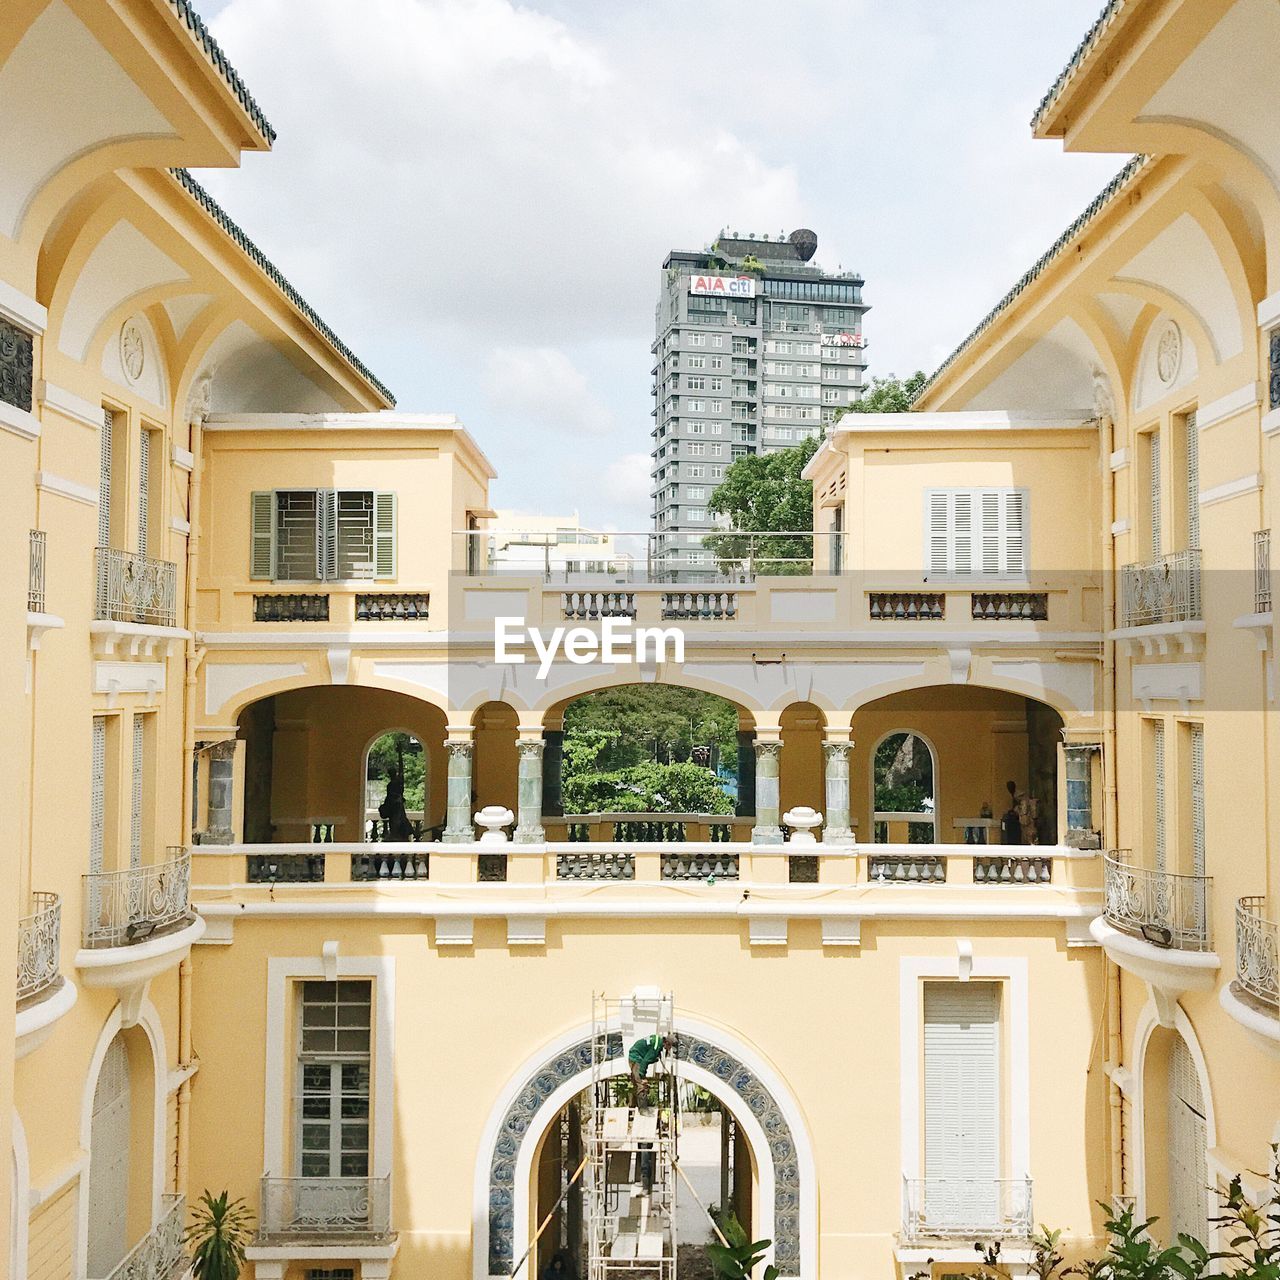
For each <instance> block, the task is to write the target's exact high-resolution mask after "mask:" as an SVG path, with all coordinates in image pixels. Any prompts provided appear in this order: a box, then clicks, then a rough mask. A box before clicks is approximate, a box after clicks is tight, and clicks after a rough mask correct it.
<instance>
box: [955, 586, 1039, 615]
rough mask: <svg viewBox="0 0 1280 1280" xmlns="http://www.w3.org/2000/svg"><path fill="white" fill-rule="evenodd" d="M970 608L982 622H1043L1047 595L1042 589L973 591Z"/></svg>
mask: <svg viewBox="0 0 1280 1280" xmlns="http://www.w3.org/2000/svg"><path fill="white" fill-rule="evenodd" d="M969 599H970V609H971V611H972V615H973V617H975V618H978V619H980V620H981V621H982V622H1044V621H1046V620H1047V619H1048V617H1049V595H1048V593H1047V592H1044V591H975V592H974V593H973V594H972V595H971V596H970V597H969Z"/></svg>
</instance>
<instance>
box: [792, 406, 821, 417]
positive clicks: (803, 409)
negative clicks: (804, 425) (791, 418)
mask: <svg viewBox="0 0 1280 1280" xmlns="http://www.w3.org/2000/svg"><path fill="white" fill-rule="evenodd" d="M817 416H818V410H817V407H816V406H814V405H808V404H799V405H796V417H797V418H800V419H806V418H808V419H814V418H817Z"/></svg>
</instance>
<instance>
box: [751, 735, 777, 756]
mask: <svg viewBox="0 0 1280 1280" xmlns="http://www.w3.org/2000/svg"><path fill="white" fill-rule="evenodd" d="M755 746H756V756H757V757H766V756H778V755H780V754H781V753H782V739H781V738H766V739H764V740H763V741H762V740H761V739H759V738H757V739H756V744H755Z"/></svg>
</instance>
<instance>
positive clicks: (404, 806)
mask: <svg viewBox="0 0 1280 1280" xmlns="http://www.w3.org/2000/svg"><path fill="white" fill-rule="evenodd" d="M430 795H431V782H430V778H429V777H428V755H427V751H426V747H425V746H424V745H423V742H422V739H421V738H419V737H417V736H416V735H414V734H412V733H409V732H408V731H407V730H405V729H391V730H389V731H387V732H385V733H380V734H378V736H377V737H376V738H374V740H373V741H372V742H371V743H370V744H369V749H368V750H367V751H366V752H365V757H364V823H365V825H364V835H365V839H366V840H415V839H421V838H423V833H424V831H425V829H426V812H427V801H428V799H429V797H430Z"/></svg>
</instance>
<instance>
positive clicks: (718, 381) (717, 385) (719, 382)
mask: <svg viewBox="0 0 1280 1280" xmlns="http://www.w3.org/2000/svg"><path fill="white" fill-rule="evenodd" d="M710 389H711V390H712V391H723V390H724V379H723V378H712V379H711V388H710ZM713 412H714V409H713Z"/></svg>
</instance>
